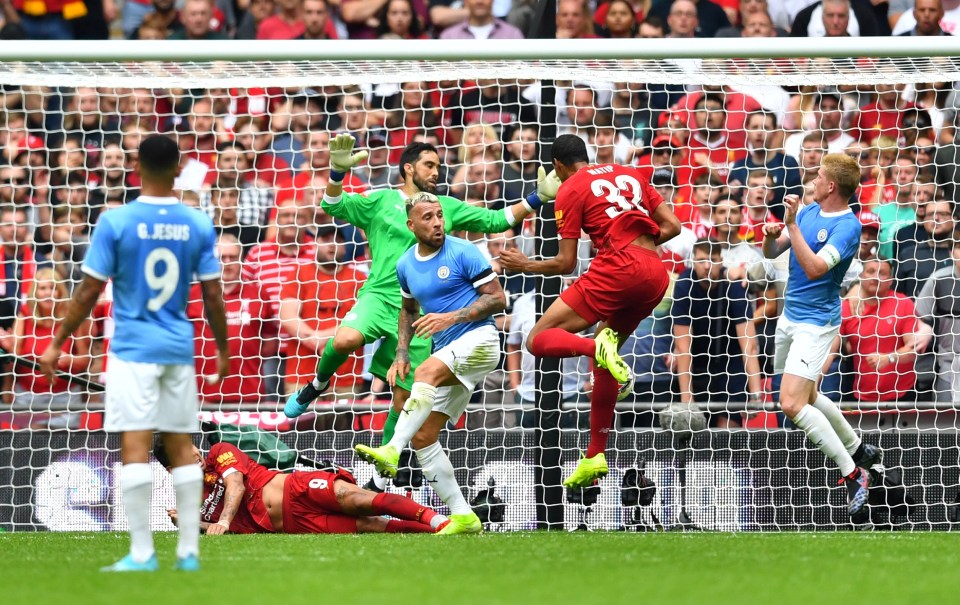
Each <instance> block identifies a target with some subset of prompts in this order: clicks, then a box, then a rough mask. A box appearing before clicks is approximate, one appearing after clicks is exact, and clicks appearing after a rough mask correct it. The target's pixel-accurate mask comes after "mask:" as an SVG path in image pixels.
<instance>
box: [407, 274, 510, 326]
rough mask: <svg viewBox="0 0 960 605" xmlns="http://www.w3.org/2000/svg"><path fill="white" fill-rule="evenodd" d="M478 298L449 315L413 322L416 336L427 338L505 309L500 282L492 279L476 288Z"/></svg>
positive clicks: (429, 314)
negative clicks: (459, 324) (455, 325)
mask: <svg viewBox="0 0 960 605" xmlns="http://www.w3.org/2000/svg"><path fill="white" fill-rule="evenodd" d="M477 292H479V293H480V298H478V299H477V300H475V301H474V302H473V304H471V305H470V306H467V307H464V308H462V309H460V310H459V311H454V312H451V313H428V314H426V315H424V316H423V317H421V318H420V319H418V320H417V321H415V322H413V327H414V329H416V335H417V336H420V337H421V338H427V337H428V336H432V335H434V334H436V333H437V332H442V331H443V330H446V329H447V328H449V327H450V326H452V325H453V324H457V323H467V322H471V321H479V320H481V319H483V318H485V317H490V316H491V315H494V314H496V313H499V312H500V311H503V310H504V309H506V308H507V296H506V294H504V293H503V287H502V286H501V285H500V280H498V279H497V278H494V279H492V280H490V281H488V282H486V283H485V284H482V285H481V286H479V287H478V288H477Z"/></svg>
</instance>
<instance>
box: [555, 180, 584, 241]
mask: <svg viewBox="0 0 960 605" xmlns="http://www.w3.org/2000/svg"><path fill="white" fill-rule="evenodd" d="M574 185H575V184H574V183H571V184H570V185H569V186H566V187H563V186H561V187H560V191H559V192H558V193H557V199H556V200H555V201H554V203H553V213H554V216H555V217H556V219H557V235H559V236H560V238H561V239H580V232H581V230H582V229H583V196H582V195H580V192H579V191H577V189H576V188H575V186H574Z"/></svg>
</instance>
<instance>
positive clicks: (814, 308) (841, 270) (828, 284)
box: [783, 203, 860, 326]
mask: <svg viewBox="0 0 960 605" xmlns="http://www.w3.org/2000/svg"><path fill="white" fill-rule="evenodd" d="M797 225H798V226H799V227H800V233H801V234H803V239H804V240H805V241H806V242H807V244H809V246H810V249H811V250H813V253H814V254H816V253H818V252H820V250H822V249H823V247H824V246H827V245H831V246H833V247H834V248H836V249H837V252H839V253H840V262H839V263H837V265H836V266H835V267H833V268H832V269H830V270H829V271H827V272H826V273H825V274H824V275H823V276H822V277H820V279H815V280H811V279H809V278H808V277H807V274H806V273H804V271H803V267H801V266H800V263H799V262H797V255H796V253H795V252H794V251H793V250H791V251H790V276H789V279H788V280H787V291H786V295H785V301H784V308H783V312H784V314H785V315H786V316H787V319H789V320H790V321H793V322H797V323H807V324H813V325H816V326H836V325H839V324H840V284H841V283H842V282H843V276H844V274H845V273H846V272H847V269H848V268H849V267H850V263H851V262H853V257H854V256H855V255H856V254H857V249H858V248H859V246H860V220H859V219H858V218H857V217H856V216H855V215H854V214H853V212H852V211H851V210H849V209H848V210H843V211H841V212H824V211H823V210H821V209H820V204H816V203H814V204H810V205H809V206H806V207H805V208H803V209H801V210H800V212H799V213H798V214H797Z"/></svg>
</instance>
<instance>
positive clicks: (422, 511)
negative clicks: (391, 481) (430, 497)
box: [373, 493, 437, 526]
mask: <svg viewBox="0 0 960 605" xmlns="http://www.w3.org/2000/svg"><path fill="white" fill-rule="evenodd" d="M373 513H374V514H375V515H390V516H391V517H396V518H397V519H405V520H407V521H414V522H417V523H423V524H424V525H427V526H430V522H431V521H433V518H434V517H436V516H437V511H435V510H433V509H432V508H428V507H426V506H423V505H421V504H417V502H416V501H415V500H412V499H410V498H404V497H403V496H398V495H397V494H387V493H383V494H377V495H376V496H374V497H373Z"/></svg>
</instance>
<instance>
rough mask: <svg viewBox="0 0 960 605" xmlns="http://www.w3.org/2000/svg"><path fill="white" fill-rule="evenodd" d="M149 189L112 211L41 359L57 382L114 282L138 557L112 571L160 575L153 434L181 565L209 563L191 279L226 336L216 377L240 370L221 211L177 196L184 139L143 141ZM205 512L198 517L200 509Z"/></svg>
mask: <svg viewBox="0 0 960 605" xmlns="http://www.w3.org/2000/svg"><path fill="white" fill-rule="evenodd" d="M138 157H139V159H138V172H139V174H140V178H141V179H142V181H143V187H142V188H141V191H140V197H138V198H137V199H136V200H134V201H133V202H130V203H129V204H127V205H126V206H122V207H120V208H116V209H114V210H110V211H108V212H105V213H103V214H102V215H101V216H100V219H99V220H98V221H97V226H96V228H95V229H94V230H93V239H92V240H91V242H90V249H89V251H88V252H87V256H86V259H85V260H84V263H83V273H84V278H83V281H82V282H80V284H79V285H78V286H77V289H76V291H75V292H74V295H73V300H72V301H71V303H70V309H69V311H68V313H67V317H66V319H65V320H64V322H63V323H62V324H61V325H60V329H59V330H58V331H57V334H56V336H55V337H54V339H53V342H52V343H51V344H50V347H49V348H48V349H47V350H46V352H44V354H43V357H42V358H41V361H40V363H41V366H42V370H43V372H44V373H45V374H47V376H48V377H50V378H51V379H52V378H53V375H54V373H55V370H56V368H57V367H58V365H59V363H58V362H59V358H60V348H61V346H62V344H63V342H64V341H65V340H66V339H67V338H68V337H69V336H70V335H71V334H72V333H73V332H74V331H75V330H76V329H77V328H78V327H79V326H80V324H81V323H83V321H84V320H85V319H86V318H87V316H88V315H90V310H91V309H92V308H93V306H94V305H95V304H96V302H97V298H98V297H99V295H100V291H101V290H102V289H103V286H104V284H105V283H106V282H107V280H113V313H114V321H115V323H116V332H115V333H114V337H113V339H112V340H111V342H110V353H109V355H108V358H107V360H108V364H107V373H106V379H107V392H106V398H105V407H106V421H105V423H104V428H105V429H106V430H108V431H114V432H120V433H122V434H121V436H120V457H121V460H122V462H123V466H122V467H121V468H120V489H121V491H122V493H123V505H124V511H125V512H126V516H127V522H128V523H129V525H130V554H128V555H127V556H126V557H124V558H123V559H121V560H120V561H118V562H117V563H115V564H113V565H111V566H110V567H105V568H104V569H103V570H104V571H154V570H156V569H157V557H156V554H155V553H154V549H153V534H152V533H151V532H150V496H151V495H152V493H153V470H152V469H151V468H150V464H149V463H148V457H149V455H150V450H151V449H152V447H153V432H154V431H159V432H160V433H161V434H162V438H163V441H164V444H165V446H166V449H167V452H168V453H169V455H170V461H171V464H172V466H173V469H172V471H171V473H172V475H173V486H174V489H175V490H176V493H177V508H178V509H179V510H181V511H190V514H184V515H182V516H181V518H180V530H179V531H180V539H179V541H178V543H177V569H181V570H185V571H196V570H197V569H199V567H200V562H199V542H200V537H199V536H200V512H199V511H200V498H201V494H202V492H203V472H202V471H201V469H200V467H199V466H197V464H196V462H195V460H194V457H193V442H192V441H191V439H190V433H195V432H196V431H197V430H199V428H200V427H199V424H198V420H197V411H198V409H199V400H198V398H197V379H196V371H195V369H194V360H193V325H192V324H191V322H190V320H188V319H187V316H186V312H185V311H186V307H187V299H188V295H189V292H190V282H192V281H193V280H195V279H199V280H200V288H201V291H202V293H203V303H204V307H205V308H206V315H207V318H208V321H209V322H210V328H211V330H212V331H213V336H214V339H215V340H216V341H217V375H218V377H219V378H221V379H222V378H223V377H225V376H226V375H227V373H228V372H229V368H230V359H229V350H228V348H227V319H226V312H225V311H224V304H223V292H222V290H221V287H220V263H219V262H218V261H217V259H216V257H215V256H214V243H215V240H216V232H215V231H214V229H213V223H212V222H211V220H210V218H209V217H208V216H207V215H206V214H204V213H202V212H197V211H196V210H194V209H193V208H189V207H187V206H184V205H183V204H181V203H180V202H179V200H178V199H177V198H176V197H174V195H173V181H174V179H175V178H176V176H177V175H178V174H179V173H180V150H179V149H178V148H177V144H176V143H175V142H174V141H173V139H171V138H169V137H165V136H161V135H154V136H150V137H147V138H145V139H144V140H143V142H142V143H141V144H140V150H139V156H138ZM194 512H196V514H194Z"/></svg>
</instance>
